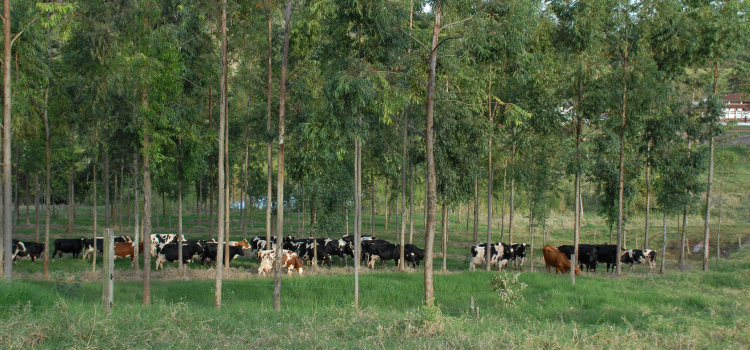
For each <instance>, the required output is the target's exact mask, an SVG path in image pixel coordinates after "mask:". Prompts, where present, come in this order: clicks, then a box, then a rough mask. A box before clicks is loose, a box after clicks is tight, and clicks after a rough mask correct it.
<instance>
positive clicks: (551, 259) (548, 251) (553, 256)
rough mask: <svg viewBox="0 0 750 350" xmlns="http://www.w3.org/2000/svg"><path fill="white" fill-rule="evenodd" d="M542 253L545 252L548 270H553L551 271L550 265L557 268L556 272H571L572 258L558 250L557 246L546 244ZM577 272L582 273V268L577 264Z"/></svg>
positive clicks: (545, 262)
mask: <svg viewBox="0 0 750 350" xmlns="http://www.w3.org/2000/svg"><path fill="white" fill-rule="evenodd" d="M542 253H543V254H544V264H545V265H547V272H550V273H551V272H552V271H550V267H554V268H555V274H557V273H559V272H562V273H568V272H570V260H569V259H568V257H567V256H565V254H563V253H561V252H560V251H559V250H557V248H555V247H553V246H551V245H549V244H545V245H544V248H542ZM575 274H576V275H580V274H581V269H580V268H579V267H578V266H576V270H575Z"/></svg>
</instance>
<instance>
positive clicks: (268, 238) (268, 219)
mask: <svg viewBox="0 0 750 350" xmlns="http://www.w3.org/2000/svg"><path fill="white" fill-rule="evenodd" d="M272 8H273V4H272V3H270V2H269V5H268V77H267V81H266V86H267V87H268V89H267V91H266V92H267V95H266V97H267V101H266V102H267V106H266V107H267V109H266V133H267V135H266V153H267V155H266V156H267V166H268V171H267V174H266V180H267V183H268V186H267V192H266V193H267V194H266V242H270V241H271V203H273V156H272V155H271V58H272V57H273V45H272V34H273V33H272V27H271V10H272Z"/></svg>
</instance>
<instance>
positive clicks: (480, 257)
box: [469, 242, 513, 270]
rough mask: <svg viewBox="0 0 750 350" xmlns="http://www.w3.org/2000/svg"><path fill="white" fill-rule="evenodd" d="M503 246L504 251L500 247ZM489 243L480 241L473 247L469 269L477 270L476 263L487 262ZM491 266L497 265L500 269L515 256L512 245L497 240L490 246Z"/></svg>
mask: <svg viewBox="0 0 750 350" xmlns="http://www.w3.org/2000/svg"><path fill="white" fill-rule="evenodd" d="M501 246H502V253H501V250H500V247H501ZM485 249H487V243H482V242H480V243H478V244H477V245H475V246H473V247H471V260H470V261H469V270H476V265H482V264H485V265H486V264H487V262H486V260H487V251H486V250H485ZM490 249H491V250H490V266H492V265H497V267H498V269H501V268H502V267H503V266H505V265H506V264H507V263H508V261H510V260H511V259H512V258H513V248H511V246H509V245H507V244H505V243H502V242H497V243H494V244H492V245H491V247H490Z"/></svg>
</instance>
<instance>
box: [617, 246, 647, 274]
mask: <svg viewBox="0 0 750 350" xmlns="http://www.w3.org/2000/svg"><path fill="white" fill-rule="evenodd" d="M620 262H622V263H623V264H628V265H630V269H631V270H633V268H635V264H643V263H647V264H648V268H649V269H651V270H653V269H654V267H656V252H655V251H653V250H651V249H643V250H641V249H631V250H628V251H626V252H625V254H623V255H622V256H621V257H620Z"/></svg>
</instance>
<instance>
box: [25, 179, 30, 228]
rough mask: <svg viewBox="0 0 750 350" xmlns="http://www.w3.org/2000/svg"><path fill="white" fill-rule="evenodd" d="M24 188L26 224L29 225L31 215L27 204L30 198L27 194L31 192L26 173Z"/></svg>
mask: <svg viewBox="0 0 750 350" xmlns="http://www.w3.org/2000/svg"><path fill="white" fill-rule="evenodd" d="M25 178H26V190H25V191H24V196H25V197H26V198H25V204H26V226H30V225H31V217H30V216H29V215H30V214H29V206H30V204H31V199H30V198H29V195H30V194H31V188H29V187H31V179H29V174H26V176H25Z"/></svg>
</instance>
